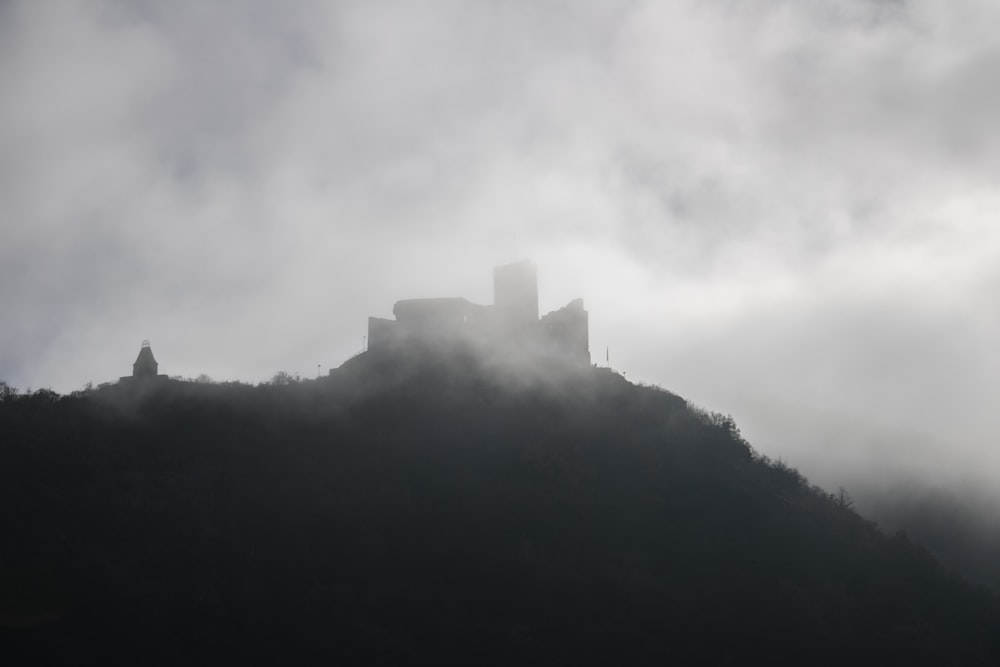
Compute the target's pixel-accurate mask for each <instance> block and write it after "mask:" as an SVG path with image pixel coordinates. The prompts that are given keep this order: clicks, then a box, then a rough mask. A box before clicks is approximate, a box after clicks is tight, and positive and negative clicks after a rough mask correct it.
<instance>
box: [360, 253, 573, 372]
mask: <svg viewBox="0 0 1000 667" xmlns="http://www.w3.org/2000/svg"><path fill="white" fill-rule="evenodd" d="M392 313H393V315H394V316H395V319H394V320H390V319H384V318H379V317H369V318H368V351H369V352H373V353H380V352H384V351H387V350H392V349H399V348H400V347H402V346H407V345H412V344H413V343H420V344H424V345H428V344H431V345H439V346H440V345H446V346H447V345H453V344H459V343H465V344H470V345H473V346H477V347H480V348H488V349H493V350H499V351H500V352H501V353H504V354H525V353H526V354H534V355H544V356H547V357H553V358H562V359H566V360H571V361H574V362H577V363H581V364H586V365H589V364H590V342H589V316H588V313H587V311H586V310H585V309H584V307H583V299H574V300H573V301H570V302H569V303H568V304H567V305H565V306H564V307H562V308H560V309H558V310H554V311H552V312H551V313H548V314H547V315H544V316H542V317H539V316H538V275H537V271H536V269H535V265H534V263H532V262H530V261H521V262H514V263H512V264H505V265H503V266H498V267H496V268H495V269H494V270H493V304H492V305H481V304H476V303H472V302H471V301H468V300H467V299H464V298H462V297H438V298H430V299H404V300H402V301H397V302H396V304H395V305H394V306H393V308H392Z"/></svg>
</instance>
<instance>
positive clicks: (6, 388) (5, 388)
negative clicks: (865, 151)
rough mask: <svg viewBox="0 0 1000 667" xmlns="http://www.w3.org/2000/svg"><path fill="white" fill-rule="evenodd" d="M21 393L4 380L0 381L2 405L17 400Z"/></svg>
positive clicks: (0, 400) (0, 401)
mask: <svg viewBox="0 0 1000 667" xmlns="http://www.w3.org/2000/svg"><path fill="white" fill-rule="evenodd" d="M19 393H20V392H19V391H18V390H17V387H13V386H11V385H9V384H7V383H6V382H4V381H3V380H0V403H6V402H7V401H13V400H14V399H15V398H17V395H18V394H19Z"/></svg>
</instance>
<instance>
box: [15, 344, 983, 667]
mask: <svg viewBox="0 0 1000 667" xmlns="http://www.w3.org/2000/svg"><path fill="white" fill-rule="evenodd" d="M420 359H421V360H420V361H412V360H409V359H403V358H401V357H394V356H383V357H373V356H371V355H362V356H361V357H358V358H356V359H354V360H352V361H351V362H350V363H348V364H345V366H344V367H343V368H341V369H340V370H339V371H337V372H335V373H334V374H332V375H331V376H330V377H329V378H323V379H322V380H316V381H308V382H297V383H295V382H293V383H289V384H285V385H280V386H279V385H263V386H258V387H251V386H247V385H238V384H228V385H209V384H196V383H182V382H174V381H166V382H160V383H154V384H151V385H132V386H128V387H126V386H117V387H111V388H107V389H102V390H98V391H93V392H87V393H84V394H81V395H75V396H70V397H58V396H54V395H50V394H45V393H41V394H36V395H32V396H28V397H21V398H18V399H16V400H8V401H5V402H3V403H0V428H2V432H3V434H4V436H3V441H2V445H0V456H2V459H0V494H2V498H0V507H2V508H3V509H2V515H0V516H2V522H3V523H2V529H3V531H4V535H5V537H6V539H5V540H4V542H3V546H2V550H0V565H2V566H3V569H2V571H0V576H2V577H3V580H2V581H3V583H4V586H3V588H2V590H3V591H4V593H3V596H2V599H0V626H2V627H3V633H4V636H3V637H2V639H3V640H4V641H5V643H7V645H17V646H18V647H19V648H20V649H21V650H24V651H28V652H32V655H35V656H36V657H38V656H41V657H45V658H49V659H53V658H54V659H61V660H64V661H65V662H79V661H80V659H81V658H94V657H97V656H99V657H100V658H101V659H108V660H116V661H121V662H126V661H128V662H143V663H148V662H157V661H159V662H162V663H164V664H167V663H174V662H176V661H178V660H181V659H184V660H187V661H191V659H192V658H195V659H196V660H195V661H196V662H197V659H202V660H204V661H205V662H206V663H211V664H218V663H219V662H221V661H226V662H235V661H237V660H240V661H253V662H279V661H289V660H291V661H299V662H301V661H304V660H307V659H309V660H313V659H316V658H318V657H323V658H326V659H327V660H328V661H331V662H332V661H335V660H341V661H345V662H347V663H349V664H350V663H364V664H429V663H435V664H441V663H448V662H452V663H463V664H498V665H499V664H503V665H506V664H557V665H558V664H573V665H579V664H601V665H607V664H622V665H642V664H682V665H689V664H740V665H747V664H769V665H776V664H813V665H834V664H836V665H843V664H853V665H868V664H871V665H875V664H879V665H882V664H908V665H947V664H954V665H997V664H1000V653H998V645H997V637H998V636H1000V613H998V604H997V600H996V599H995V598H994V597H992V596H991V595H989V594H988V593H986V592H984V591H981V590H975V589H973V588H970V587H968V586H966V585H964V584H962V583H959V582H956V581H952V580H950V579H949V578H947V577H946V576H945V574H944V573H943V571H942V569H941V567H940V566H939V565H938V564H937V563H936V562H935V561H934V560H933V559H931V558H930V557H929V556H928V555H927V554H926V553H925V552H924V551H923V550H922V549H921V548H919V547H918V546H915V545H914V544H912V543H910V541H909V540H908V539H907V538H906V537H905V535H902V534H901V535H898V536H896V537H887V536H884V535H882V534H881V533H880V532H879V531H878V530H877V529H876V528H875V527H874V525H872V524H871V523H869V522H867V521H865V520H864V519H863V518H861V517H860V516H858V515H857V514H855V513H854V512H853V511H852V510H851V509H850V508H849V507H847V506H845V504H844V503H841V502H838V501H837V500H836V499H835V498H834V497H832V496H830V495H828V494H826V493H824V492H822V491H821V490H819V489H816V488H812V487H810V486H809V485H808V483H807V482H806V480H804V479H803V478H802V477H801V475H799V474H798V473H797V472H796V471H794V470H792V469H790V468H788V467H787V466H785V465H783V464H780V463H774V462H771V461H768V460H767V459H766V458H765V457H763V456H761V455H759V454H758V453H756V452H754V451H753V450H752V448H750V446H749V445H748V444H747V443H746V442H745V441H743V440H742V438H740V436H739V433H738V431H737V430H736V427H735V425H734V424H733V423H732V421H731V420H729V419H727V418H723V417H720V416H718V415H711V414H706V413H704V412H702V411H699V410H696V409H693V408H692V407H691V406H689V405H688V404H687V403H686V402H685V401H684V400H683V399H681V398H679V397H677V396H675V395H673V394H670V393H669V392H666V391H663V390H660V389H655V388H648V387H639V386H635V385H632V384H629V383H627V382H626V381H625V380H623V379H622V378H621V377H619V376H617V375H615V374H613V373H611V372H610V371H607V370H602V369H591V368H587V369H575V370H573V369H557V368H552V369H545V372H544V373H542V372H538V373H536V374H534V375H530V376H525V375H524V374H523V373H514V374H511V373H505V372H502V371H498V370H496V369H488V368H486V367H484V366H483V364H481V363H480V362H478V361H477V360H476V359H474V358H471V357H461V356H460V355H458V356H453V355H451V356H447V357H442V356H436V355H434V354H432V353H426V354H424V355H423V356H422V357H420Z"/></svg>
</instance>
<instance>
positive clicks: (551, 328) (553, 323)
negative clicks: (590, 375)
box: [539, 299, 590, 364]
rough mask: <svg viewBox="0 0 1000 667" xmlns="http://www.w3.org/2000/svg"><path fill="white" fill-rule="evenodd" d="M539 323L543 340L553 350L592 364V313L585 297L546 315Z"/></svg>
mask: <svg viewBox="0 0 1000 667" xmlns="http://www.w3.org/2000/svg"><path fill="white" fill-rule="evenodd" d="M539 325H540V328H541V332H540V333H541V338H542V341H543V343H544V344H545V345H546V346H547V347H548V348H549V349H550V350H551V351H553V352H555V353H557V354H565V355H568V356H569V357H571V358H573V359H578V360H580V361H582V362H584V363H586V364H590V315H589V313H588V312H587V311H586V310H585V309H584V307H583V299H574V300H573V301H570V302H569V303H568V304H566V305H565V306H563V307H562V308H560V309H559V310H554V311H552V312H551V313H549V314H548V315H545V316H544V317H542V319H541V320H540V321H539Z"/></svg>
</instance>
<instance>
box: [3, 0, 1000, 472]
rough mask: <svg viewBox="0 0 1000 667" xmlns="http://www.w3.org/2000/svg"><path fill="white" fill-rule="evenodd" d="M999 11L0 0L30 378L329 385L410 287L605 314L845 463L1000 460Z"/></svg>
mask: <svg viewBox="0 0 1000 667" xmlns="http://www.w3.org/2000/svg"><path fill="white" fill-rule="evenodd" d="M998 20H1000V5H997V4H996V3H994V2H989V1H987V0H957V1H955V2H949V3H939V2H931V1H930V0H911V1H907V0H897V1H893V0H807V1H796V2H789V1H780V0H769V1H763V0H762V1H757V2H749V1H740V0H708V1H706V0H698V1H695V0H687V1H680V0H679V1H676V2H656V1H653V0H648V1H642V0H636V1H632V2H558V1H548V2H546V1H539V0H532V1H530V2H528V1H524V2H517V1H515V2H482V3H468V2H459V1H458V0H436V1H430V2H423V3H408V2H391V1H387V2H370V1H360V0H359V1H357V2H347V1H344V2H319V1H310V0H302V1H298V2H284V3H277V2H271V3H265V2H249V1H248V2H240V3H219V4H217V5H213V6H211V7H210V6H206V5H205V3H195V2H172V3H154V2H114V1H103V2H101V1H90V2H83V1H77V2H73V1H69V0H67V1H63V2H59V1H53V2H45V3H39V2H29V1H27V0H25V1H21V2H18V1H17V0H14V1H8V2H4V3H0V84H2V85H0V91H2V93H0V95H2V96H3V98H2V100H0V201H3V203H4V206H3V214H2V217H0V263H2V266H3V267H4V276H5V278H4V280H3V281H2V283H0V312H2V313H3V326H2V327H0V378H3V379H4V380H6V381H7V382H9V383H11V384H13V385H16V386H19V387H21V388H26V387H33V388H38V387H50V388H53V389H55V390H58V391H62V392H66V391H71V390H74V389H78V388H80V387H82V386H83V385H84V384H85V383H87V382H89V381H93V382H95V383H99V382H103V381H108V380H113V379H116V378H117V377H118V376H120V375H125V374H127V373H128V372H129V371H130V368H131V363H132V361H133V359H134V357H135V354H136V353H137V351H138V348H139V343H140V341H142V340H143V339H150V340H151V341H152V344H153V349H154V351H155V353H156V356H157V359H158V361H159V362H160V370H161V372H164V373H167V374H170V375H183V376H190V377H193V376H196V375H199V374H202V373H204V374H207V375H209V376H211V377H212V378H215V379H218V380H229V379H240V380H246V381H253V382H256V381H259V380H263V379H266V378H268V377H270V376H271V375H273V374H274V373H275V372H276V371H278V370H285V371H288V372H292V373H300V374H302V375H304V376H311V375H313V374H315V373H316V370H317V366H319V367H320V370H321V372H323V373H325V372H326V371H327V370H328V369H329V368H331V367H335V366H338V365H339V364H340V363H342V362H343V361H344V360H346V359H347V358H349V357H350V356H352V355H353V354H355V353H357V352H358V351H360V349H361V347H362V345H363V336H364V335H365V333H366V329H365V326H366V318H367V316H368V315H376V316H382V317H387V316H389V315H390V313H391V309H392V304H393V303H394V302H395V301H396V300H397V299H401V298H412V297H424V296H464V297H466V298H468V299H470V300H472V301H475V302H479V303H490V302H491V300H492V291H491V290H492V284H491V275H492V274H491V268H492V267H493V266H494V265H495V264H499V263H503V262H508V261H513V260H516V259H521V258H531V259H533V260H534V261H535V262H536V264H537V265H538V268H539V282H540V308H541V311H542V312H547V311H549V310H552V309H554V308H557V307H560V306H562V305H563V304H565V303H566V302H567V301H569V300H570V299H572V298H575V297H583V298H584V300H585V302H586V306H587V309H588V310H589V311H590V324H591V331H590V340H591V352H592V355H593V358H594V361H595V362H598V363H600V364H604V363H606V361H607V362H609V363H610V365H611V366H613V367H614V368H616V369H618V370H619V371H621V372H623V373H625V374H626V377H628V378H629V379H633V380H637V381H643V382H651V383H656V384H659V385H662V386H664V387H666V388H667V389H669V390H671V391H673V392H676V393H678V394H680V395H682V396H685V397H686V398H688V399H690V400H691V401H692V402H694V403H696V404H698V405H700V406H703V407H705V408H708V409H710V410H717V411H721V412H726V413H731V414H732V415H733V416H734V417H735V418H736V420H737V422H738V423H739V424H740V425H741V427H742V429H743V432H744V435H745V436H746V437H747V438H748V439H749V440H750V441H751V442H752V443H753V445H754V446H755V447H756V448H757V449H759V450H762V451H763V452H765V453H767V454H768V455H770V456H772V457H774V458H778V457H782V458H784V459H785V460H788V461H789V462H790V463H792V464H793V465H796V466H797V467H799V468H800V469H801V470H802V471H803V472H804V473H805V474H807V475H808V476H809V477H810V478H811V479H813V480H814V481H817V482H819V483H821V484H825V485H828V486H831V487H832V486H835V485H837V484H841V483H848V482H849V483H854V482H856V481H857V482H858V483H860V480H863V479H871V480H878V479H881V478H883V477H885V476H889V475H891V476H893V477H896V478H911V477H914V478H921V479H924V480H927V479H930V480H934V481H940V482H941V483H942V484H948V485H956V484H967V483H975V484H985V483H988V482H990V481H991V480H992V479H994V478H995V474H996V472H995V471H996V470H998V469H1000V453H998V451H1000V450H998V448H997V447H996V444H995V443H996V442H997V436H998V435H1000V416H998V413H997V411H996V409H995V406H996V405H997V404H998V399H1000V389H998V384H997V382H996V379H995V378H996V377H997V371H998V370H1000V354H998V352H997V344H996V341H997V340H1000V336H998V334H1000V313H998V307H997V301H996V294H997V291H998V289H997V288H998V287H1000V262H998V259H1000V227H998V226H997V225H996V224H995V218H996V213H997V211H998V210H1000V193H998V192H997V190H996V187H995V174H996V173H998V167H1000V151H998V150H997V149H998V146H997V143H998V142H1000V132H998V129H1000V128H998V122H1000V121H998V120H997V119H998V118H1000V88H998V87H997V86H996V81H995V77H996V75H995V72H996V71H997V66H998V65H1000V50H998V48H997V46H996V40H995V35H994V31H995V26H996V25H997V24H998Z"/></svg>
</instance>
